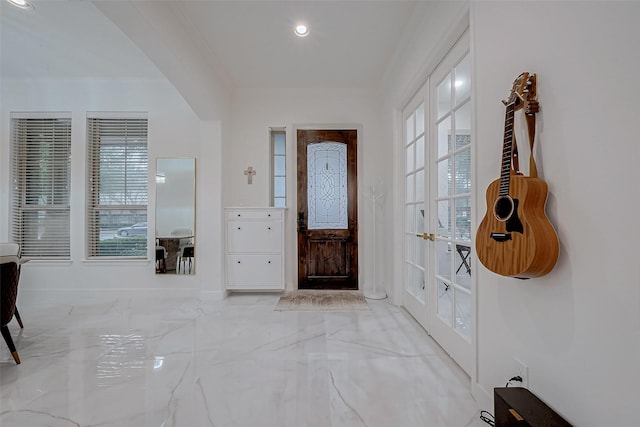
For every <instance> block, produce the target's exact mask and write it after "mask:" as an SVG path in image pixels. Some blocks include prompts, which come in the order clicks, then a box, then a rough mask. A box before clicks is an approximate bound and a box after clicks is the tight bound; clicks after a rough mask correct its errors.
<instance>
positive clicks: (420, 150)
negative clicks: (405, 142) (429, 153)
mask: <svg viewBox="0 0 640 427" xmlns="http://www.w3.org/2000/svg"><path fill="white" fill-rule="evenodd" d="M423 166H424V135H423V136H421V137H420V138H418V139H417V140H416V169H420V168H421V167H423Z"/></svg>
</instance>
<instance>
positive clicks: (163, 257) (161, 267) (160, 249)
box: [156, 246, 167, 273]
mask: <svg viewBox="0 0 640 427" xmlns="http://www.w3.org/2000/svg"><path fill="white" fill-rule="evenodd" d="M166 272H167V250H166V249H165V247H164V246H156V273H166Z"/></svg>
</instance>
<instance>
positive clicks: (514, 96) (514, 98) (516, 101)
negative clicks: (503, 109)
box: [502, 72, 529, 110]
mask: <svg viewBox="0 0 640 427" xmlns="http://www.w3.org/2000/svg"><path fill="white" fill-rule="evenodd" d="M528 82H529V73H527V72H524V73H522V74H520V75H519V76H518V77H517V78H516V79H515V80H514V81H513V86H512V87H511V93H509V98H508V99H506V100H503V101H502V103H503V104H504V105H511V104H513V106H514V108H515V109H516V110H518V109H520V108H522V102H523V101H524V98H523V96H522V94H523V93H524V90H525V88H526V87H527V83H528Z"/></svg>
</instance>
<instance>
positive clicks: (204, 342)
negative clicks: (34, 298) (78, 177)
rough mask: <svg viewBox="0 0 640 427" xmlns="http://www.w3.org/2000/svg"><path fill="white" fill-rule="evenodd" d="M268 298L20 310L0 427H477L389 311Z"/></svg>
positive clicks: (0, 359)
mask: <svg viewBox="0 0 640 427" xmlns="http://www.w3.org/2000/svg"><path fill="white" fill-rule="evenodd" d="M277 301H278V295H277V294H234V295H232V296H230V297H229V298H226V299H225V300H224V301H201V300H198V299H188V298H185V299H155V300H154V299H118V300H110V301H108V302H104V301H102V302H91V301H87V300H84V301H82V302H79V303H77V304H71V303H55V302H40V303H38V304H34V303H29V301H23V300H21V301H19V303H20V304H19V308H20V313H21V315H22V318H23V321H24V324H25V329H24V330H22V331H20V330H19V327H18V325H17V323H16V322H15V320H14V321H12V322H11V324H10V325H9V327H10V329H11V332H12V335H13V337H14V341H15V342H16V345H17V347H18V352H19V354H20V357H21V359H22V364H21V365H15V364H14V363H13V360H12V358H11V355H10V353H9V351H8V349H7V347H6V346H5V344H4V342H2V343H1V345H2V348H1V349H0V385H1V391H0V393H1V394H0V425H1V426H2V427H14V426H16V427H17V426H20V427H34V426H47V427H58V426H60V427H62V426H64V427H66V426H83V427H85V426H101V427H102V426H119V427H122V426H132V427H146V426H149V427H151V426H153V427H170V426H184V427H200V426H216V427H228V426H229V427H230V426H240V427H271V426H274V427H283V426H291V427H312V426H313V427H316V426H317V427H329V426H335V427H338V426H344V427H351V426H367V427H375V426H380V427H417V426H429V427H439V426H450V427H466V426H481V425H482V426H486V424H484V423H482V424H480V423H481V422H480V421H479V420H478V411H477V409H476V406H475V402H474V401H473V399H472V397H471V395H470V392H469V380H468V378H466V377H465V376H464V374H462V373H461V371H460V370H459V368H457V367H456V366H455V365H453V364H452V363H451V361H450V360H449V359H448V358H447V357H446V356H445V355H444V354H443V352H442V350H441V349H440V348H439V347H437V345H436V344H434V343H433V341H432V340H431V339H430V338H429V337H428V336H427V334H426V333H425V332H424V330H422V329H421V328H420V326H419V325H418V324H417V323H416V322H415V321H414V320H413V319H412V318H411V317H410V316H409V315H408V314H407V313H406V312H405V311H404V310H403V309H401V308H398V307H395V306H393V305H391V304H390V303H389V302H388V301H387V300H384V301H371V300H369V301H368V303H369V306H370V307H371V310H358V311H352V312H294V311H285V312H278V311H274V307H275V305H276V303H277Z"/></svg>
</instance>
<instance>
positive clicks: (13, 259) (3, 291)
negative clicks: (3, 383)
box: [0, 255, 20, 365]
mask: <svg viewBox="0 0 640 427" xmlns="http://www.w3.org/2000/svg"><path fill="white" fill-rule="evenodd" d="M19 281H20V258H18V257H17V256H15V255H5V256H0V327H1V328H0V329H1V331H2V337H3V338H4V340H5V342H6V343H7V346H8V347H9V351H11V355H12V356H13V360H14V361H15V362H16V364H18V365H19V364H20V357H19V356H18V351H17V350H16V346H15V344H14V343H13V339H12V338H11V332H10V331H9V327H8V325H9V322H11V319H13V316H14V314H15V312H16V300H17V298H18V282H19Z"/></svg>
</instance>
